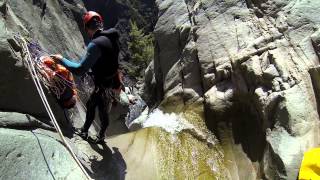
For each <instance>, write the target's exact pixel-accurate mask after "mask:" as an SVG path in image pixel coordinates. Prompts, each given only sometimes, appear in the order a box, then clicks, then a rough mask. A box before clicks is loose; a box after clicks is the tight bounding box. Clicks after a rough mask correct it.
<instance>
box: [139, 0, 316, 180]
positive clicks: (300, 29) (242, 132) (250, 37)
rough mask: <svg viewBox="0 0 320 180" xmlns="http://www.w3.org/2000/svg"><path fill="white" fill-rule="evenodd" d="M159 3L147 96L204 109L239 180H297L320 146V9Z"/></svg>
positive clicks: (297, 4)
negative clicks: (305, 156)
mask: <svg viewBox="0 0 320 180" xmlns="http://www.w3.org/2000/svg"><path fill="white" fill-rule="evenodd" d="M157 4H158V6H159V20H158V22H157V25H156V28H155V31H154V33H155V37H156V42H155V43H156V48H155V50H156V51H155V60H154V62H153V64H152V66H153V67H149V68H148V71H147V72H146V74H147V78H146V83H145V84H146V85H147V87H145V89H146V92H155V90H154V89H157V90H156V91H157V92H156V93H154V94H155V96H154V98H157V99H158V101H162V102H163V100H164V101H165V102H169V104H170V103H178V104H186V105H188V104H190V103H193V102H195V101H202V102H203V106H204V107H205V113H206V123H207V125H208V127H209V128H210V129H211V130H212V131H213V132H214V133H215V134H216V135H217V136H218V138H219V139H220V141H221V144H222V146H223V149H224V151H225V155H226V156H225V159H226V160H227V161H226V162H228V164H227V166H228V168H229V170H230V174H231V175H232V179H256V178H266V179H295V178H296V177H297V174H298V169H299V165H300V162H301V159H302V156H303V152H304V151H306V150H307V149H309V148H311V147H315V146H318V145H319V114H318V109H317V107H318V105H317V104H318V103H319V98H317V97H318V96H316V95H315V92H319V85H318V82H317V80H318V79H319V74H318V73H317V71H316V70H313V71H312V70H310V69H311V68H313V67H315V66H318V65H319V30H318V26H319V24H320V20H319V18H317V17H318V16H319V15H320V14H319V12H318V10H317V9H319V8H320V2H318V1H308V0H301V1H294V0H292V1H291V0H287V1H275V0H264V1H258V0H250V1H245V0H230V1H200V0H191V1H183V0H165V1H160V0H159V1H157ZM309 70H310V74H311V76H312V80H313V83H312V81H311V78H310V74H309V73H308V71H309ZM244 169H245V170H244Z"/></svg>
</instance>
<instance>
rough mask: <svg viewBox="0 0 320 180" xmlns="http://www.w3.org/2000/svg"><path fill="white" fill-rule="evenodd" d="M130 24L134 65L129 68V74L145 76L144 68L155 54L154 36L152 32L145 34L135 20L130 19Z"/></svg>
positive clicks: (130, 43)
mask: <svg viewBox="0 0 320 180" xmlns="http://www.w3.org/2000/svg"><path fill="white" fill-rule="evenodd" d="M130 25H131V32H130V34H129V35H130V42H129V43H128V45H129V51H130V52H131V60H132V61H131V62H132V63H133V64H134V67H132V68H131V69H130V70H129V74H130V75H132V76H134V77H138V76H143V73H144V70H145V69H146V67H147V66H148V64H149V63H150V61H151V60H152V59H153V56H154V45H153V39H154V38H153V35H152V34H148V35H146V34H144V33H143V31H142V30H141V29H139V28H138V26H137V24H136V23H135V22H133V21H130Z"/></svg>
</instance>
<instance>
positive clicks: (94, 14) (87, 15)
mask: <svg viewBox="0 0 320 180" xmlns="http://www.w3.org/2000/svg"><path fill="white" fill-rule="evenodd" d="M93 17H98V20H99V21H100V22H102V21H103V20H102V17H101V16H100V14H98V13H97V12H94V11H88V12H86V13H85V14H84V15H83V23H84V24H85V25H86V24H87V23H88V22H89V21H90V20H91V19H92V18H93Z"/></svg>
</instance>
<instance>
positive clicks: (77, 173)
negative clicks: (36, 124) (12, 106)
mask: <svg viewBox="0 0 320 180" xmlns="http://www.w3.org/2000/svg"><path fill="white" fill-rule="evenodd" d="M0 135H1V137H6V138H1V139H0V144H1V148H0V160H1V168H0V178H1V179H25V178H26V177H28V178H30V179H70V180H71V179H86V177H85V176H84V175H83V173H82V171H81V169H80V168H79V167H78V165H77V164H76V163H75V161H74V160H73V159H72V157H71V156H70V155H69V153H68V152H67V150H66V149H65V148H64V146H63V145H62V144H60V143H59V142H57V141H56V140H55V139H53V138H51V137H49V136H46V135H44V134H41V133H37V132H32V131H20V130H12V129H4V128H0Z"/></svg>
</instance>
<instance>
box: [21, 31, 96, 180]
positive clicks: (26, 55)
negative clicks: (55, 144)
mask: <svg viewBox="0 0 320 180" xmlns="http://www.w3.org/2000/svg"><path fill="white" fill-rule="evenodd" d="M15 38H16V39H17V40H18V41H19V42H20V44H21V45H22V51H23V52H22V55H23V58H22V59H23V60H24V62H25V63H26V66H27V68H28V70H29V72H30V75H31V77H32V80H33V82H34V84H35V86H36V88H37V91H38V93H39V95H40V98H41V100H42V102H43V104H44V107H45V109H46V111H47V113H48V115H49V117H50V119H51V121H52V123H53V125H54V127H55V129H56V130H57V132H58V134H59V136H60V138H61V140H62V142H63V144H64V145H65V146H66V148H67V149H68V151H69V152H70V154H71V156H72V157H73V159H74V160H75V161H76V163H77V164H78V166H79V167H80V169H81V170H82V171H83V173H84V175H85V176H86V178H87V179H91V177H90V176H89V174H88V173H87V171H86V170H85V169H84V167H83V165H82V164H81V162H80V161H79V159H78V158H77V156H76V154H75V153H74V152H73V150H72V148H71V146H70V145H69V143H68V142H67V141H66V139H65V138H64V136H63V134H62V131H61V129H60V127H59V124H58V122H57V120H56V118H55V116H54V114H53V112H52V109H51V107H50V104H49V102H48V100H47V97H46V95H45V93H44V90H43V88H42V86H41V80H40V77H39V75H38V72H37V70H36V67H38V64H37V62H36V61H33V58H35V56H33V57H32V55H34V54H32V55H31V53H30V51H29V49H28V43H27V41H26V39H25V38H23V37H21V36H15ZM42 82H44V81H42Z"/></svg>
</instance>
